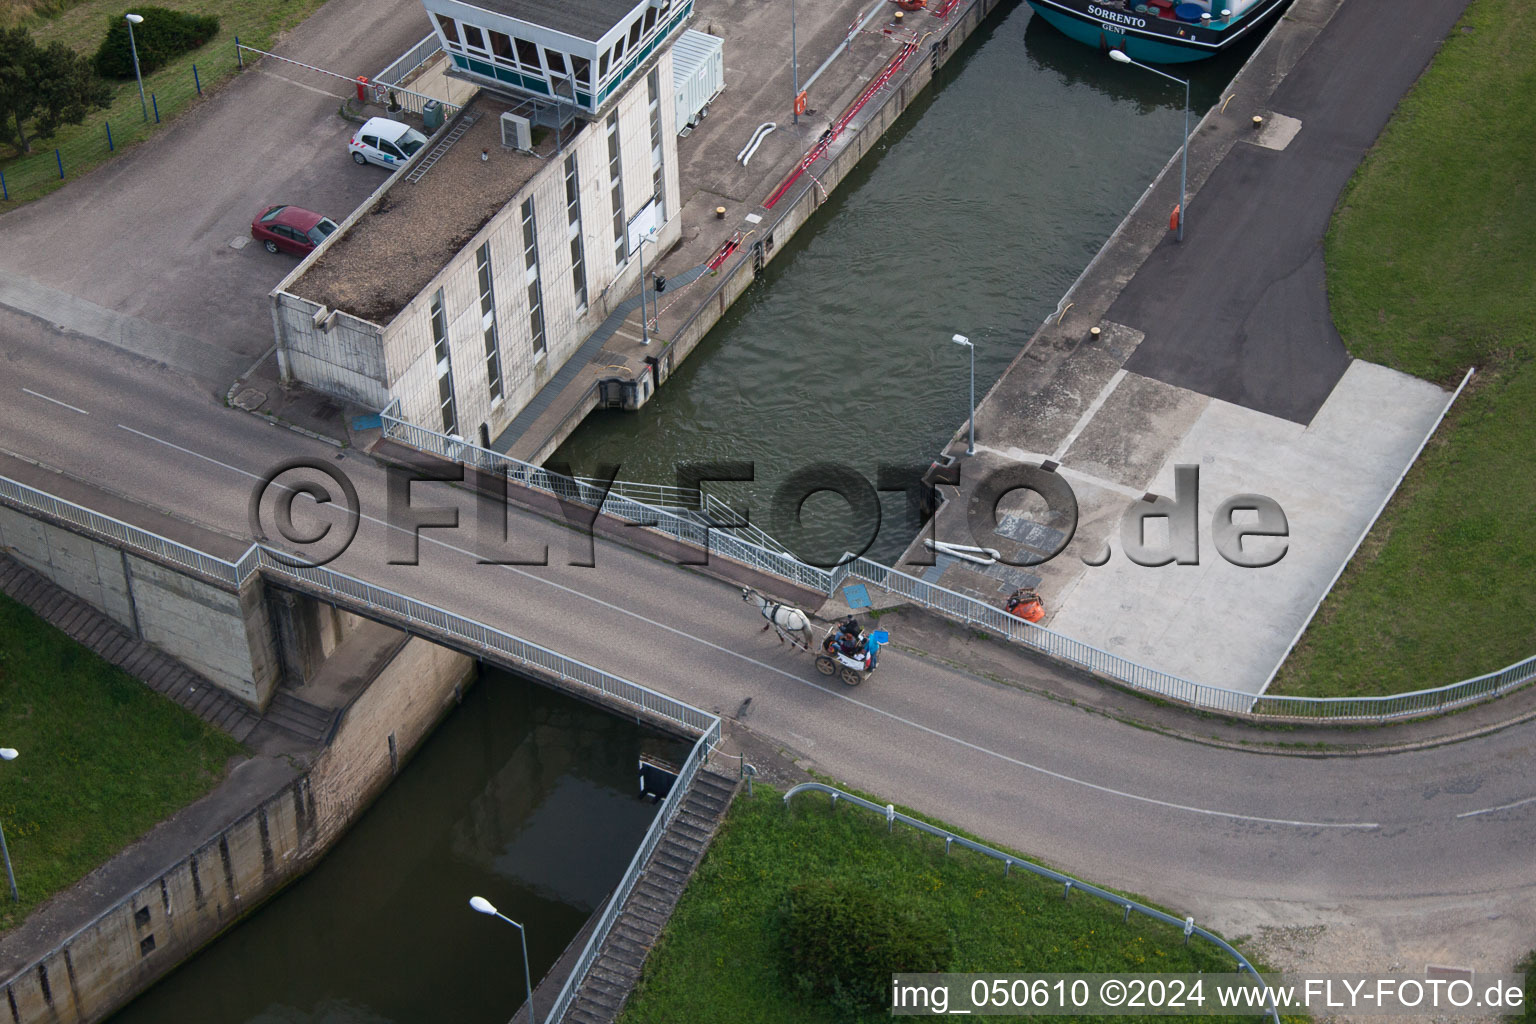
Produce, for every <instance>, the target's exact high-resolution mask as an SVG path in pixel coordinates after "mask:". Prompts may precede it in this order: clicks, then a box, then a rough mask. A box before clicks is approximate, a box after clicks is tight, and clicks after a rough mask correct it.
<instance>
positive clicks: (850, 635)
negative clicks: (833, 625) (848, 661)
mask: <svg viewBox="0 0 1536 1024" xmlns="http://www.w3.org/2000/svg"><path fill="white" fill-rule="evenodd" d="M863 632H864V631H863V630H862V629H860V628H859V620H858V619H856V618H854V617H853V616H852V615H850V616H848V617H847V618H846V619H844V620H843V621H842V624H841V625H839V626H838V627H837V645H838V647H839V648H840V649H841V650H842V652H843V653H844V654H846V655H848V656H849V657H857V656H858V655H859V654H861V653H863V648H864V644H863V642H862V640H863Z"/></svg>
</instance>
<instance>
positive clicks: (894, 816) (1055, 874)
mask: <svg viewBox="0 0 1536 1024" xmlns="http://www.w3.org/2000/svg"><path fill="white" fill-rule="evenodd" d="M805 792H817V793H826V794H828V795H829V796H831V797H832V806H833V807H836V806H837V803H838V801H839V800H846V801H848V802H849V803H851V804H853V805H854V806H856V807H862V808H864V809H865V810H867V811H873V812H874V813H876V814H878V815H880V816H881V817H882V818H884V819H885V820H886V823H887V825H888V826H890V827H892V828H894V827H895V823H896V822H898V821H899V822H901V823H902V824H903V825H910V826H911V827H912V828H915V829H917V830H918V831H919V832H926V833H927V834H929V835H931V836H937V837H938V838H940V839H942V840H944V852H945V853H946V854H947V853H949V848H950V847H951V846H960V847H962V848H964V849H967V850H970V851H971V852H973V853H979V854H981V855H982V856H983V857H991V858H992V859H993V860H1000V861H1002V862H1003V873H1004V874H1005V875H1006V874H1007V873H1008V872H1009V871H1010V870H1011V869H1013V868H1022V869H1024V870H1025V871H1028V872H1029V873H1030V874H1033V875H1039V876H1040V877H1041V878H1048V879H1050V880H1051V881H1053V882H1059V883H1061V885H1062V886H1063V890H1062V898H1063V899H1065V898H1067V897H1068V896H1071V895H1072V892H1073V891H1074V890H1076V891H1078V892H1085V893H1087V894H1088V895H1090V896H1094V897H1097V898H1098V899H1101V900H1104V901H1105V902H1106V903H1113V904H1114V905H1115V906H1117V907H1120V908H1121V909H1122V910H1124V911H1125V920H1127V921H1129V920H1130V919H1131V914H1132V913H1137V914H1140V915H1142V916H1143V917H1150V918H1151V919H1152V920H1154V921H1161V922H1162V923H1163V924H1169V925H1172V926H1173V927H1175V928H1178V929H1179V930H1180V931H1182V932H1183V933H1184V935H1185V937H1186V939H1187V938H1188V937H1189V936H1191V935H1194V936H1197V937H1199V938H1202V939H1204V940H1205V941H1206V942H1209V943H1210V944H1211V945H1213V946H1215V947H1217V948H1218V949H1220V950H1221V951H1222V952H1224V953H1226V954H1227V955H1228V956H1230V957H1231V958H1232V959H1233V960H1234V961H1236V963H1237V973H1239V974H1243V973H1247V974H1251V975H1253V979H1254V984H1255V985H1258V986H1263V985H1264V979H1263V978H1262V977H1261V976H1260V975H1259V972H1258V971H1257V970H1255V969H1254V966H1253V964H1251V963H1249V962H1248V958H1247V957H1245V956H1243V954H1241V953H1239V952H1238V951H1237V950H1236V949H1234V948H1233V947H1232V945H1231V944H1230V943H1228V942H1227V940H1225V939H1223V938H1222V937H1221V936H1220V935H1216V934H1215V933H1213V932H1210V931H1207V930H1206V929H1204V928H1201V927H1200V926H1199V925H1197V924H1195V919H1194V918H1192V917H1186V918H1185V919H1184V920H1182V921H1181V920H1179V919H1178V918H1176V917H1174V916H1173V915H1172V914H1167V913H1164V912H1163V911H1161V910H1158V909H1157V908H1156V907H1149V906H1147V905H1146V904H1145V903H1139V902H1137V901H1136V900H1133V899H1130V898H1128V897H1126V896H1121V895H1119V894H1117V893H1112V892H1110V891H1109V890H1107V889H1100V888H1099V887H1098V886H1096V885H1093V884H1092V883H1090V882H1084V881H1082V880H1080V879H1077V878H1073V877H1072V876H1071V875H1064V874H1062V873H1061V872H1059V871H1052V870H1051V869H1050V868H1047V867H1041V866H1040V865H1039V864H1036V863H1034V862H1033V861H1028V860H1025V859H1024V858H1022V857H1015V856H1014V855H1013V854H1011V853H1004V852H1003V851H1002V850H994V849H993V848H992V847H990V846H986V845H983V844H982V843H978V842H976V841H975V840H973V839H967V838H965V837H964V836H961V835H956V834H955V833H953V832H951V831H949V830H948V829H944V828H939V827H938V826H937V825H931V824H929V823H928V822H926V821H922V820H920V819H918V818H914V817H911V816H910V815H906V814H902V813H901V812H900V811H898V810H896V808H895V807H894V806H892V805H890V804H887V805H886V806H884V807H881V806H880V805H879V804H877V803H874V802H873V801H870V800H865V799H864V798H863V797H861V796H855V795H853V794H852V793H845V792H843V791H842V790H840V789H838V788H837V787H835V786H828V785H826V784H825V783H821V782H802V783H801V784H800V785H798V786H795V787H794V788H793V789H791V790H789V791H788V792H787V793H785V794H784V806H785V807H786V808H787V807H788V806H789V801H790V798H791V797H793V796H795V795H796V794H798V793H805ZM1266 1009H1267V1010H1268V1012H1269V1016H1270V1018H1271V1020H1273V1021H1274V1024H1280V1014H1279V1011H1278V1010H1277V1009H1276V1008H1275V1004H1274V1001H1273V1000H1271V1001H1270V1002H1269V1003H1268V1005H1267V1006H1266Z"/></svg>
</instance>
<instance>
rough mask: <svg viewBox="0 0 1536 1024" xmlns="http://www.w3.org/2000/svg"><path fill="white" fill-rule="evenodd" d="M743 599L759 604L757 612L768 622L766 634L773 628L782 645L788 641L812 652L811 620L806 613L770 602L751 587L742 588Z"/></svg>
mask: <svg viewBox="0 0 1536 1024" xmlns="http://www.w3.org/2000/svg"><path fill="white" fill-rule="evenodd" d="M741 599H742V600H743V601H756V602H757V610H758V611H760V612H762V614H763V618H765V619H767V620H768V621H767V622H766V623H764V624H763V631H764V632H767V630H768V627H769V626H772V627H773V630H774V632H776V633H778V634H779V642H780V643H783V642H784V641H785V639H788V640H789V642H790V643H792V644H794V645H795V646H796V647H801V648H804V649H805V650H810V648H811V618H810V616H809V615H806V614H805V612H803V611H801V610H800V609H799V608H796V607H795V606H794V605H791V604H780V603H778V602H777V601H770V600H768V599H767V598H766V597H764V596H763V595H762V594H759V593H758V592H757V591H755V590H753V589H752V588H751V587H742V588H741Z"/></svg>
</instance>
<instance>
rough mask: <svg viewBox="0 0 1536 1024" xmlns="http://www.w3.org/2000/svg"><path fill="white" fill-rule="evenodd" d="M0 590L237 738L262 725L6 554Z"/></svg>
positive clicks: (182, 668)
mask: <svg viewBox="0 0 1536 1024" xmlns="http://www.w3.org/2000/svg"><path fill="white" fill-rule="evenodd" d="M0 591H4V592H5V593H6V594H8V595H10V597H11V598H13V599H14V600H16V601H19V602H20V603H22V604H24V605H26V606H27V607H28V608H30V609H32V611H34V612H36V613H37V615H38V616H39V617H41V618H42V619H44V620H45V621H47V622H48V623H49V624H50V625H52V626H54V627H56V628H58V629H60V630H62V631H63V632H65V633H67V634H69V636H70V637H71V638H72V639H74V640H75V641H76V642H78V643H79V644H81V645H82V646H84V647H88V648H90V649H91V650H92V651H95V652H96V653H97V654H99V655H101V657H103V658H105V659H106V660H107V661H109V662H111V663H112V664H114V665H116V666H117V667H118V668H120V669H122V670H123V671H124V672H127V673H128V674H129V675H131V676H134V677H136V678H138V679H140V680H142V681H143V682H144V683H145V684H146V685H148V686H149V687H150V688H151V689H153V690H156V691H158V692H160V693H162V694H164V695H165V696H167V697H169V698H170V699H171V700H174V701H175V702H176V703H178V704H180V705H181V706H182V707H184V708H186V709H187V710H188V711H190V712H192V713H193V714H194V715H196V716H198V717H199V718H201V719H202V720H203V721H205V722H207V723H208V724H209V725H211V726H213V727H214V728H216V729H222V730H224V731H225V732H227V733H229V734H230V735H231V736H233V737H234V738H235V739H237V740H240V741H242V742H243V741H244V740H245V739H246V737H248V736H250V734H251V731H252V730H253V729H255V728H256V725H257V723H258V722H259V721H260V716H258V715H257V714H256V712H255V711H253V710H252V709H251V708H250V707H248V706H246V705H245V704H243V703H241V702H240V701H238V700H236V699H235V698H234V697H232V696H230V695H229V694H227V693H225V692H224V691H223V690H221V689H219V688H218V687H217V686H214V685H213V684H212V683H210V682H209V681H208V680H206V679H204V678H203V677H202V676H200V675H198V674H197V673H195V672H193V671H192V670H191V669H189V668H187V667H186V666H185V665H183V664H182V663H181V662H179V661H177V660H176V659H175V658H173V657H171V656H170V655H169V654H166V653H164V652H162V651H160V650H158V649H157V648H154V647H151V646H150V645H149V644H147V643H145V642H144V641H142V640H140V639H139V638H138V637H136V636H134V635H133V634H132V633H130V632H129V631H128V630H126V629H124V628H123V627H122V626H120V625H118V624H117V623H116V622H114V621H113V620H112V619H110V618H108V617H107V616H106V615H105V614H104V613H102V612H101V611H98V610H97V609H96V608H94V607H93V606H91V605H89V604H87V603H86V602H84V601H82V600H80V599H79V598H78V597H75V596H74V595H73V594H71V593H69V592H68V591H66V590H64V589H63V588H61V587H58V586H56V585H55V584H54V583H53V581H51V580H49V579H47V578H45V577H43V576H42V575H40V574H38V573H35V572H33V571H32V570H31V569H29V568H27V567H26V566H25V565H22V564H21V563H20V562H18V561H17V560H16V559H14V558H11V557H10V556H8V555H4V554H0Z"/></svg>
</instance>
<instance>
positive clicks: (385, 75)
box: [373, 32, 443, 85]
mask: <svg viewBox="0 0 1536 1024" xmlns="http://www.w3.org/2000/svg"><path fill="white" fill-rule="evenodd" d="M442 48H443V47H442V44H441V43H440V42H439V41H438V38H437V33H436V32H429V33H428V34H427V36H426V38H424V39H422V41H421V42H419V43H417V44H416V45H415V46H413V47H411V48H410V49H409V50H406V51H405V52H404V53H402V54H401V55H400V56H398V57H396V58H395V59H394V60H393V61H392V62H391V63H390V64H389V66H388V67H386V68H385V69H384V70H382V71H380V72H379V73H378V74H376V75H374V76H373V81H375V82H387V83H389V84H391V85H396V84H398V83H400V82H403V81H404V80H405V79H406V78H408V77H409V76H410V74H411V72H413V71H415V70H416V69H417V68H419V67H421V66H422V65H423V64H425V63H426V62H427V61H429V60H431V59H432V55H433V54H435V53H438V52H439V51H441V50H442Z"/></svg>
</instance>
